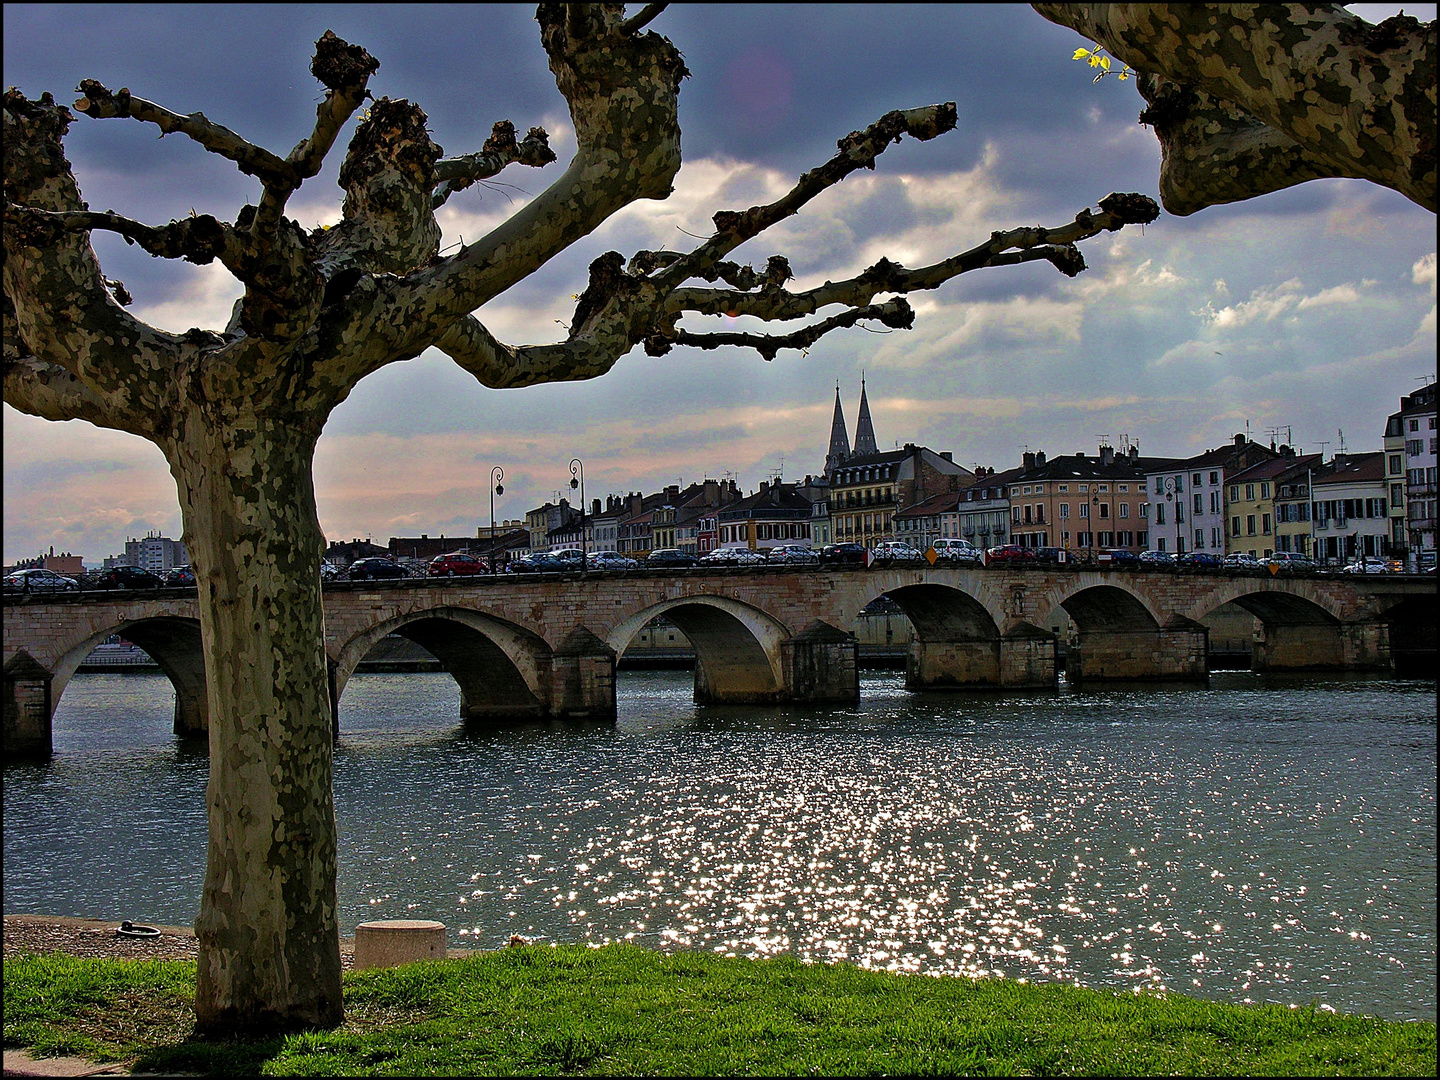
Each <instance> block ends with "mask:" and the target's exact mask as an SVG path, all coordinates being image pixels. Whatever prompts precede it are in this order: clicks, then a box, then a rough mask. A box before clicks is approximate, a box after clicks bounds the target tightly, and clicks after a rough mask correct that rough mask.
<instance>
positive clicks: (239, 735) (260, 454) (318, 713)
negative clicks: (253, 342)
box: [166, 409, 342, 1031]
mask: <svg viewBox="0 0 1440 1080" xmlns="http://www.w3.org/2000/svg"><path fill="white" fill-rule="evenodd" d="M317 434H318V432H317V431H316V430H315V428H314V423H313V419H312V418H310V417H307V416H304V415H294V414H293V413H290V412H288V411H286V410H276V411H274V412H268V411H267V412H266V413H263V414H257V413H252V412H250V411H249V410H245V409H239V410H236V412H235V414H234V415H231V416H227V417H226V418H225V419H224V421H223V422H222V423H220V424H216V423H214V422H213V420H212V419H211V418H210V417H207V416H204V415H202V413H201V410H199V409H192V410H191V413H190V416H189V417H188V418H187V422H185V423H184V424H183V425H181V430H180V431H178V432H177V438H176V439H175V440H174V441H173V442H172V443H171V444H170V445H169V446H168V447H167V448H166V452H167V455H168V456H169V458H170V464H171V470H172V471H173V473H174V474H175V481H176V486H177V488H178V489H179V491H180V494H181V499H182V510H183V513H184V519H185V544H186V548H187V550H188V551H189V552H190V558H191V561H192V564H193V565H194V567H195V570H196V578H197V580H198V581H199V582H200V586H199V608H200V626H201V632H202V636H203V640H204V641H205V642H206V644H207V646H208V647H207V649H206V657H207V665H206V676H207V680H208V692H209V702H210V717H211V719H210V761H211V769H210V781H209V784H208V786H207V788H206V807H207V810H208V812H209V845H208V848H207V853H206V864H205V888H204V894H203V897H202V900H201V905H200V917H199V918H198V919H197V920H196V923H195V930H196V936H197V937H198V939H199V942H200V960H199V970H198V973H197V984H196V991H197V992H196V1015H197V1021H198V1024H199V1027H200V1028H201V1029H203V1030H210V1031H228V1030H236V1029H240V1030H252V1031H254V1030H260V1031H263V1030H267V1029H274V1028H277V1027H279V1028H289V1027H330V1026H334V1025H335V1024H338V1023H339V1022H340V1020H341V1019H342V1013H341V1001H340V928H339V923H338V921H337V918H336V835H335V810H334V803H333V799H332V796H331V791H332V784H331V779H332V774H331V749H332V737H331V732H332V726H331V716H330V696H329V686H328V681H327V675H326V663H325V653H324V645H323V643H324V632H325V624H324V614H323V612H322V609H321V601H320V576H319V566H320V558H321V555H322V554H323V551H324V547H325V539H324V536H323V535H322V534H321V531H320V523H319V521H318V519H317V518H316V515H315V496H314V490H313V487H312V479H311V475H312V468H311V466H312V460H313V451H314V445H315V436H316V435H317Z"/></svg>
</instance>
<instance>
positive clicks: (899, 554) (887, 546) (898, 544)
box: [871, 540, 925, 564]
mask: <svg viewBox="0 0 1440 1080" xmlns="http://www.w3.org/2000/svg"><path fill="white" fill-rule="evenodd" d="M924 561H925V556H924V555H922V554H921V553H920V552H918V551H916V550H915V549H914V548H913V547H911V546H910V545H909V544H907V543H905V542H904V541H903V540H881V541H880V543H878V544H876V545H875V553H874V557H873V558H872V559H871V562H872V564H873V563H912V562H924Z"/></svg>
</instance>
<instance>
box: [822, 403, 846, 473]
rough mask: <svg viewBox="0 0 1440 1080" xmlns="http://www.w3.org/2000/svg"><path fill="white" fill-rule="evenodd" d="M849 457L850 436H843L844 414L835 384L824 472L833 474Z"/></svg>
mask: <svg viewBox="0 0 1440 1080" xmlns="http://www.w3.org/2000/svg"><path fill="white" fill-rule="evenodd" d="M849 456H850V436H849V435H847V434H845V414H844V413H843V412H841V411H840V384H839V382H836V384H835V419H833V420H831V421H830V452H829V453H828V454H826V455H825V472H826V474H827V475H828V474H830V473H833V472H834V471H835V470H836V469H838V468H839V467H840V466H841V465H843V464H845V459H846V458H848V457H849Z"/></svg>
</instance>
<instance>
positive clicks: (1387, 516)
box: [28, 383, 1436, 572]
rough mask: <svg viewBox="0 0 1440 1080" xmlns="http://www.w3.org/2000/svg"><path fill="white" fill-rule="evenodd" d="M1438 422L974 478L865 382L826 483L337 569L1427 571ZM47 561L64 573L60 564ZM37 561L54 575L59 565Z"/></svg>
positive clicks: (776, 486)
mask: <svg viewBox="0 0 1440 1080" xmlns="http://www.w3.org/2000/svg"><path fill="white" fill-rule="evenodd" d="M1435 420H1436V407H1435V386H1434V384H1432V385H1429V386H1426V387H1424V388H1423V389H1421V390H1417V391H1416V392H1415V393H1413V394H1409V395H1407V396H1405V397H1403V398H1401V399H1400V408H1399V410H1398V411H1397V412H1395V413H1393V414H1392V415H1391V416H1390V417H1388V418H1387V420H1386V423H1385V427H1384V431H1383V449H1381V450H1378V451H1372V452H1366V453H1359V454H1350V453H1336V454H1334V455H1333V456H1332V457H1331V458H1330V459H1329V460H1325V459H1324V457H1323V455H1321V454H1304V453H1297V452H1296V451H1294V450H1293V449H1291V448H1290V447H1288V446H1284V445H1280V446H1277V445H1275V444H1274V443H1273V442H1272V443H1271V444H1270V445H1268V446H1267V445H1263V444H1261V443H1258V442H1255V441H1253V440H1251V439H1249V438H1247V437H1246V436H1244V435H1236V436H1235V437H1234V438H1233V439H1232V440H1231V441H1230V442H1228V443H1226V444H1224V445H1223V446H1219V447H1216V448H1214V449H1211V450H1207V451H1205V452H1204V453H1201V454H1196V455H1193V456H1191V457H1186V458H1170V457H1145V456H1142V455H1141V454H1140V451H1139V447H1138V446H1135V445H1130V444H1128V443H1127V442H1126V441H1125V440H1123V439H1122V440H1121V445H1120V446H1119V447H1118V448H1117V447H1111V446H1100V447H1099V448H1098V453H1096V454H1094V455H1090V454H1086V453H1084V452H1079V453H1074V454H1068V455H1059V456H1055V457H1048V456H1047V455H1046V454H1045V453H1044V452H1041V451H1034V452H1030V451H1027V452H1026V453H1025V454H1024V455H1023V457H1022V460H1021V463H1020V465H1019V466H1018V467H1016V468H1011V469H1007V470H1004V471H997V470H996V469H994V468H989V467H984V466H976V467H975V468H973V469H967V468H965V467H963V466H961V465H959V464H957V463H956V462H955V461H954V456H953V454H952V453H950V452H947V451H934V450H931V449H929V448H928V447H924V446H918V445H915V444H913V443H907V444H905V445H904V446H903V447H900V448H898V449H894V450H888V451H882V450H880V449H879V447H878V446H877V445H876V439H875V431H874V425H873V423H872V421H871V417H870V407H869V403H868V401H867V399H866V396H865V388H864V384H863V383H862V384H861V391H860V411H859V416H858V419H857V423H856V428H855V442H854V445H853V446H852V445H851V444H850V441H849V438H848V436H847V433H846V428H845V418H844V414H843V411H842V409H841V401H840V391H839V388H838V387H837V389H836V392H835V412H834V418H833V420H832V422H831V433H830V445H829V451H828V453H827V455H826V460H825V471H824V473H823V474H822V475H820V476H806V477H805V479H804V480H802V481H799V482H796V483H786V482H783V481H781V480H779V479H778V478H777V479H776V480H774V481H766V482H762V483H761V484H760V486H759V488H758V489H757V490H755V491H752V492H750V493H749V494H746V493H744V492H742V491H741V490H740V488H739V487H738V486H737V485H736V483H735V481H734V480H729V479H726V480H712V479H705V480H701V481H698V482H696V483H693V484H690V485H689V486H688V487H682V486H680V485H678V484H675V485H671V486H669V487H667V488H665V489H664V490H663V491H658V492H654V493H652V494H648V495H647V494H643V493H641V492H627V493H625V494H623V495H616V494H612V495H609V496H607V497H606V498H605V499H603V500H601V499H593V500H591V501H590V503H589V505H588V506H584V505H571V504H570V502H569V501H568V500H565V499H560V500H558V501H557V502H554V503H549V502H547V503H545V504H544V505H542V506H538V507H536V508H535V509H533V510H531V511H529V512H528V513H527V514H526V515H525V518H524V520H523V521H522V520H514V521H506V522H504V523H503V524H498V525H497V526H495V527H494V529H493V530H492V529H491V528H490V527H488V526H482V527H481V528H479V529H477V530H476V533H475V535H473V536H469V535H467V536H462V537H456V536H448V537H447V536H444V535H437V536H430V535H422V536H419V537H392V538H391V539H390V543H389V545H388V546H387V547H380V546H379V545H376V544H372V543H370V542H369V541H368V540H366V541H362V540H358V539H357V540H352V541H349V542H348V543H336V544H332V545H331V546H330V548H329V549H328V550H327V552H326V558H327V560H329V561H331V562H334V563H339V564H347V563H349V562H351V561H353V560H354V559H357V558H361V557H364V556H369V555H381V554H384V555H390V556H392V557H394V558H398V559H401V560H405V561H428V560H429V559H430V558H433V557H434V556H435V555H439V554H444V553H446V552H450V551H457V550H468V551H471V552H473V553H474V554H477V555H480V556H482V557H485V558H488V559H492V560H493V561H494V562H496V563H503V562H506V561H508V560H510V559H513V558H516V557H518V556H520V555H523V554H527V553H529V552H533V551H554V550H557V549H560V548H571V547H584V548H586V549H587V550H590V551H598V550H609V551H617V552H620V553H621V554H624V555H629V556H634V557H637V558H643V557H644V556H645V555H646V554H648V553H649V552H651V551H653V550H657V549H660V548H678V549H680V550H682V551H687V552H689V553H691V554H694V555H697V556H699V555H704V554H706V553H707V552H709V551H712V550H714V549H715V548H718V547H747V548H751V549H768V548H772V547H777V546H779V545H782V544H801V545H804V546H808V547H822V546H824V545H826V544H831V543H847V542H848V543H858V544H862V545H864V546H866V547H873V546H874V545H875V544H877V543H879V542H880V541H882V540H902V541H907V542H909V543H910V544H911V545H912V546H914V547H916V548H919V549H920V550H922V551H923V550H925V549H926V548H927V547H929V546H930V545H931V544H932V543H933V542H934V541H935V540H936V539H939V538H942V537H959V538H962V539H965V540H969V541H970V542H972V543H973V544H975V545H976V546H977V547H982V548H983V547H993V546H997V545H1000V544H1018V545H1020V546H1022V547H1029V548H1041V547H1058V548H1066V549H1069V550H1070V551H1072V552H1075V553H1077V554H1093V553H1098V552H1099V551H1102V550H1105V549H1113V548H1126V549H1128V550H1131V551H1135V552H1139V551H1143V550H1147V549H1155V550H1160V551H1169V552H1176V553H1182V552H1188V551H1200V552H1210V553H1213V554H1216V555H1227V554H1231V553H1234V552H1247V553H1249V554H1252V555H1255V556H1257V557H1264V556H1266V555H1269V554H1270V553H1272V552H1275V551H1292V552H1298V553H1301V554H1305V555H1308V556H1310V557H1311V558H1314V559H1316V560H1317V561H1319V562H1322V563H1332V564H1333V563H1338V562H1346V561H1349V560H1350V559H1353V558H1355V557H1357V556H1360V555H1382V556H1392V557H1400V558H1403V559H1406V560H1407V562H1408V564H1409V565H1410V566H1412V567H1419V566H1422V565H1431V564H1433V561H1434V557H1435V533H1436V509H1435V502H1436V475H1435V472H1436V429H1435ZM51 558H54V559H55V560H56V562H57V566H58V564H59V560H60V558H61V557H59V556H53V555H52V556H51ZM68 558H69V560H70V561H72V562H73V561H78V557H76V556H69V557H68ZM186 561H188V560H187V559H186V557H185V553H184V547H183V545H182V544H180V543H179V542H178V541H174V540H170V539H168V538H165V537H161V536H158V535H153V534H152V535H150V536H146V537H144V538H143V539H134V540H129V541H127V542H126V545H125V553H124V554H123V555H118V556H112V557H111V558H109V559H106V560H105V565H106V566H107V567H108V566H111V565H115V564H117V563H126V564H129V565H133V566H143V567H146V568H147V569H154V570H166V569H169V568H170V567H171V566H175V565H181V564H183V563H185V562H186ZM28 562H29V564H32V565H49V558H47V557H44V556H42V557H40V558H38V559H36V560H29V561H28ZM66 566H67V567H68V563H67V564H66ZM60 572H65V569H61V570H60Z"/></svg>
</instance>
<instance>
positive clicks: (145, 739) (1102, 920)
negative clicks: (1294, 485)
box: [5, 672, 1436, 1019]
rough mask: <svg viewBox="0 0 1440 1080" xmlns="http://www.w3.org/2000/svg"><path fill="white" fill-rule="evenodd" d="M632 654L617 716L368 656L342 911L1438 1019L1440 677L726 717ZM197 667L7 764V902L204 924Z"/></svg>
mask: <svg viewBox="0 0 1440 1080" xmlns="http://www.w3.org/2000/svg"><path fill="white" fill-rule="evenodd" d="M689 678H690V677H689V675H688V674H686V673H670V672H633V673H622V674H621V682H620V712H621V716H620V720H619V722H618V724H616V725H613V726H574V725H547V724H536V725H530V726H526V727H521V728H512V729H508V730H500V731H489V732H485V731H474V730H470V731H466V730H464V729H461V728H460V727H458V726H457V724H456V722H455V719H454V718H455V716H456V714H457V711H458V690H457V689H456V687H455V684H454V683H453V681H451V680H450V679H449V677H448V676H446V675H444V674H421V675H361V676H356V677H355V678H354V679H352V680H351V682H350V683H349V684H348V686H347V688H346V695H345V700H344V702H343V703H342V721H341V723H342V737H341V741H340V743H339V745H338V747H337V752H336V769H335V775H336V804H337V814H338V818H339V823H340V833H341V836H340V841H341V866H340V877H341V881H340V902H341V920H342V927H343V929H344V932H346V933H350V932H353V928H354V925H355V924H356V923H358V922H362V921H365V920H367V919H373V918H405V917H409V918H415V917H424V918H437V919H440V920H441V921H443V922H445V923H446V924H447V925H448V926H449V927H450V928H451V937H452V944H461V945H465V944H474V945H479V946H485V947H489V946H493V945H497V944H499V943H502V942H503V941H505V940H506V939H507V938H508V937H509V935H510V934H511V933H520V934H523V935H525V936H527V937H540V938H542V939H547V940H553V941H594V942H601V941H612V940H630V941H635V942H637V943H640V944H644V945H647V946H650V947H658V948H671V947H675V948H694V949H706V950H716V951H720V952H725V953H734V954H739V955H747V956H760V955H770V954H773V953H778V952H786V953H791V954H793V955H795V956H798V957H801V958H804V959H813V960H846V961H849V962H853V963H857V964H860V965H862V966H866V967H883V968H890V969H894V970H901V971H915V972H926V973H935V974H939V973H954V972H963V973H967V974H989V975H995V976H1003V977H1006V978H1014V979H1031V980H1063V981H1069V982H1076V983H1079V984H1082V985H1087V986H1109V987H1134V988H1137V989H1140V988H1145V989H1154V990H1160V989H1165V988H1170V989H1175V990H1182V991H1186V992H1189V993H1194V994H1198V995H1201V996H1214V997H1221V998H1225V999H1228V1000H1254V1001H1281V1002H1288V1003H1300V1004H1306V1003H1309V1002H1311V1001H1319V1002H1320V1003H1322V1004H1325V1005H1328V1006H1330V1007H1333V1008H1336V1009H1340V1010H1342V1011H1360V1012H1368V1013H1372V1014H1375V1015H1381V1016H1387V1017H1416V1016H1422V1017H1427V1018H1430V1019H1434V1016H1435V1011H1436V1003H1435V975H1436V970H1435V969H1436V964H1435V948H1436V926H1435V919H1434V903H1435V891H1436V887H1435V880H1436V878H1435V875H1436V858H1435V837H1436V815H1435V791H1436V773H1435V768H1436V756H1435V696H1434V694H1435V687H1434V683H1433V682H1431V683H1406V682H1394V681H1389V680H1375V679H1354V678H1346V679H1317V678H1313V677H1312V678H1295V677H1290V678H1279V677H1262V676H1256V675H1252V674H1249V673H1244V672H1239V673H1223V674H1217V675H1215V676H1214V677H1212V679H1211V681H1210V683H1209V685H1208V687H1202V688H1196V687H1184V688H1178V689H1177V688H1168V689H1167V688H1155V687H1146V688H1133V689H1126V690H1107V691H1103V692H1084V693H1080V692H1074V693H1068V692H1062V693H1060V694H1058V695H1057V694H988V695H919V696H916V695H912V694H910V693H908V692H906V691H905V690H904V688H903V686H902V685H901V680H900V678H899V677H898V676H893V675H874V676H869V677H866V678H865V679H864V680H863V685H862V703H861V705H860V706H859V707H857V708H853V709H842V710H835V711H828V712H813V711H808V710H799V709H795V710H791V709H781V708H741V707H725V708H715V707H707V708H699V707H697V706H696V705H694V704H693V702H692V701H691V697H690V684H689ZM170 701H171V698H170V697H169V689H168V686H167V685H166V684H165V682H164V680H163V679H161V678H158V677H146V676H103V675H98V676H82V677H79V678H77V679H75V680H74V681H72V683H71V685H70V687H69V688H68V689H67V691H66V694H65V698H64V700H63V702H62V705H61V709H60V712H59V714H58V715H57V718H56V725H55V727H56V751H57V752H56V756H55V758H54V760H53V761H52V762H51V763H50V764H48V765H45V766H19V767H11V768H9V769H7V770H6V776H5V910H6V911H44V912H47V913H51V914H77V915H94V916H101V917H109V918H134V919H139V920H142V921H150V922H155V921H160V922H177V923H184V922H189V921H191V920H193V918H194V915H195V910H196V905H197V903H198V897H199V893H200V884H201V879H202V876H203V859H204V849H205V836H204V783H205V772H206V768H207V762H206V759H205V756H204V751H203V747H201V748H195V747H193V746H187V745H186V744H183V743H178V742H177V741H176V740H175V738H174V737H173V736H171V735H170V734H169V721H170V709H171V704H170Z"/></svg>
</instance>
